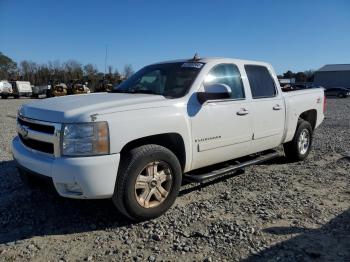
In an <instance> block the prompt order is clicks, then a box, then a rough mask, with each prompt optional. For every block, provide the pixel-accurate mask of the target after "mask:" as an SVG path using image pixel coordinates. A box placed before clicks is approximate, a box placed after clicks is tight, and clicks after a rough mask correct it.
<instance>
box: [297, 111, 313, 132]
mask: <svg viewBox="0 0 350 262" xmlns="http://www.w3.org/2000/svg"><path fill="white" fill-rule="evenodd" d="M299 119H302V120H304V121H307V122H309V123H310V125H311V126H312V129H313V130H314V129H315V127H316V123H317V111H316V109H310V110H307V111H305V112H303V113H301V114H300V116H299Z"/></svg>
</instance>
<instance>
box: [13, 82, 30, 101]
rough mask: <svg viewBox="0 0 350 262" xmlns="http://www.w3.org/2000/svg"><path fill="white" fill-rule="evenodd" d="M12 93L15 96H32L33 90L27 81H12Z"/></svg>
mask: <svg viewBox="0 0 350 262" xmlns="http://www.w3.org/2000/svg"><path fill="white" fill-rule="evenodd" d="M11 84H12V89H13V95H14V97H15V98H18V97H20V96H27V97H30V96H32V93H33V90H32V86H31V85H30V82H28V81H12V82H11Z"/></svg>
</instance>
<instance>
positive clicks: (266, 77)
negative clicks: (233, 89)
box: [244, 65, 276, 98]
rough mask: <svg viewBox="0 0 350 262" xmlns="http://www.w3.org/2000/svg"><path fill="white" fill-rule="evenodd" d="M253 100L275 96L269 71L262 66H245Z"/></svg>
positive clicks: (273, 83)
mask: <svg viewBox="0 0 350 262" xmlns="http://www.w3.org/2000/svg"><path fill="white" fill-rule="evenodd" d="M244 68H245V71H246V72H247V77H248V80H249V85H250V89H251V91H252V96H253V98H266V97H274V96H276V86H275V82H274V81H273V78H272V77H271V75H270V72H269V70H267V68H266V67H264V66H258V65H245V66H244Z"/></svg>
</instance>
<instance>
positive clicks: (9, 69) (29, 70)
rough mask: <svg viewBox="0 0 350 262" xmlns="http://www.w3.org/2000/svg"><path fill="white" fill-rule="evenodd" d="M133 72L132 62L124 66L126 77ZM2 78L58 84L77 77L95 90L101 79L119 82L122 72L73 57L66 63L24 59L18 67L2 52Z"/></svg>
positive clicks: (33, 82) (32, 82)
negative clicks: (102, 71)
mask: <svg viewBox="0 0 350 262" xmlns="http://www.w3.org/2000/svg"><path fill="white" fill-rule="evenodd" d="M133 73H134V72H133V69H132V66H131V65H130V64H127V65H125V66H124V70H123V75H124V76H125V77H129V76H130V75H132V74H133ZM1 79H7V80H12V79H13V80H23V81H30V83H31V84H33V85H47V84H58V83H62V82H63V83H66V84H68V83H69V82H70V81H71V80H75V79H77V80H79V81H81V82H83V83H85V82H88V86H89V87H90V88H92V90H93V89H94V88H95V87H97V85H99V83H100V82H101V81H107V82H108V83H109V84H112V85H114V84H115V83H119V82H120V79H121V74H120V72H119V71H118V69H117V68H115V69H114V68H113V66H112V65H109V66H108V72H107V73H106V74H103V73H101V72H99V71H98V69H97V67H96V65H93V64H86V65H84V66H83V65H82V64H81V63H79V62H78V61H76V60H73V59H71V60H68V61H66V62H64V63H61V62H60V61H59V60H54V61H48V62H47V63H43V64H37V63H35V62H32V61H29V60H23V61H21V62H20V63H19V67H18V68H17V64H16V62H14V61H13V60H12V59H11V58H9V57H7V56H6V55H4V54H2V53H1V52H0V80H1Z"/></svg>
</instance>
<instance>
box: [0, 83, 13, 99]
mask: <svg viewBox="0 0 350 262" xmlns="http://www.w3.org/2000/svg"><path fill="white" fill-rule="evenodd" d="M0 96H1V98H7V97H9V96H13V94H12V85H11V84H10V83H9V82H8V81H4V80H3V81H0Z"/></svg>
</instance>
